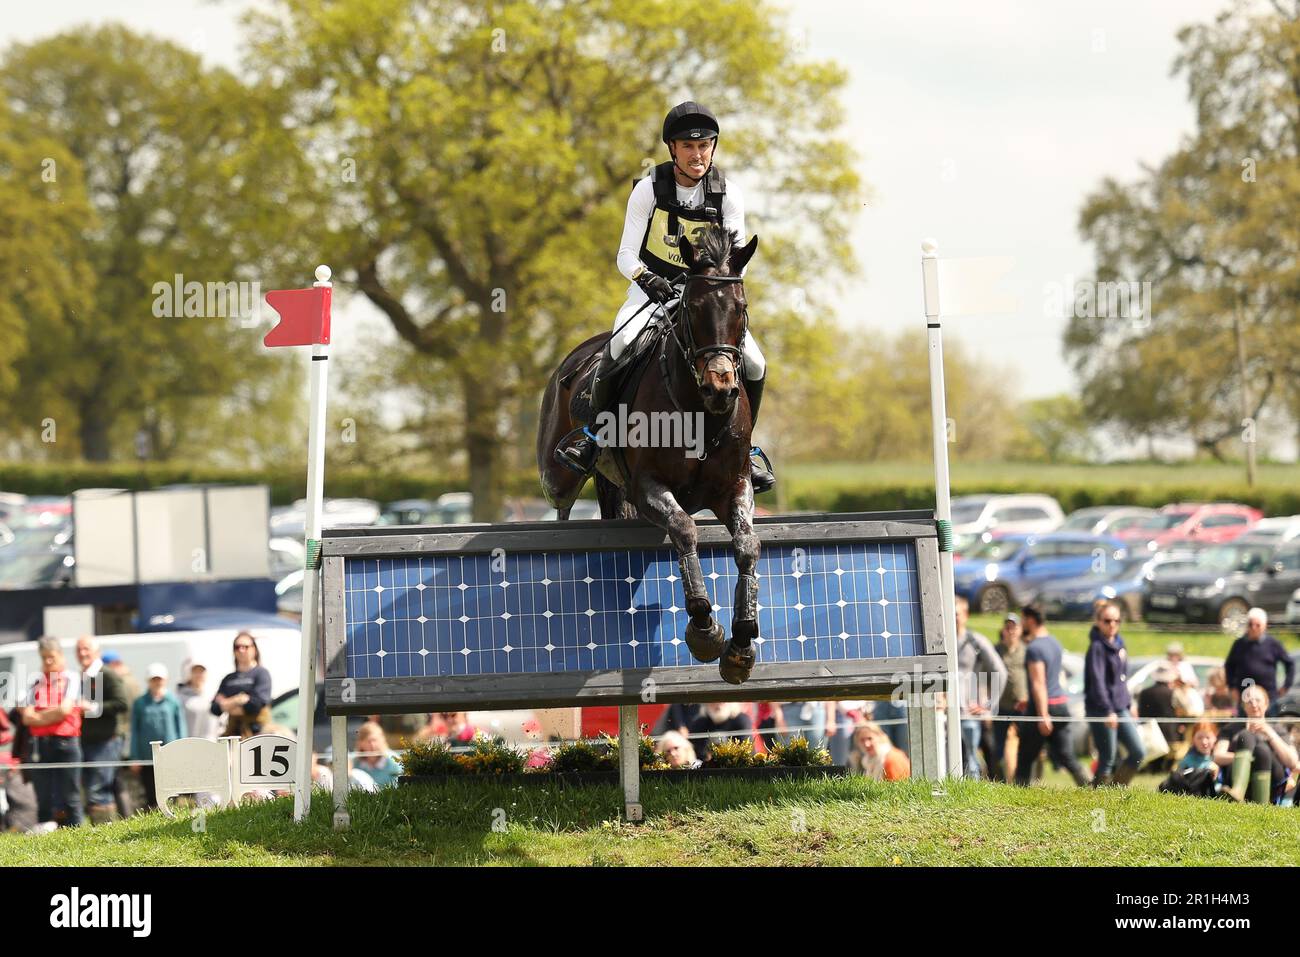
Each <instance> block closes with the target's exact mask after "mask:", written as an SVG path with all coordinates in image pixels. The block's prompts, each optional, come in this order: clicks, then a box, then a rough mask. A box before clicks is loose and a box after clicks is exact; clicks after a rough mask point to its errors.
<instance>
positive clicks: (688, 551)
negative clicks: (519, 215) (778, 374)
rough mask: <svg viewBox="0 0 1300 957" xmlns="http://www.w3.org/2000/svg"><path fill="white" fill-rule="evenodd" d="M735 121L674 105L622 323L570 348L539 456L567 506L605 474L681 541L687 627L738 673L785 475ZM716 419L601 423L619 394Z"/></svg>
mask: <svg viewBox="0 0 1300 957" xmlns="http://www.w3.org/2000/svg"><path fill="white" fill-rule="evenodd" d="M718 134H719V126H718V121H717V118H716V117H714V115H713V114H712V113H711V112H710V111H709V110H708V109H706V108H705V107H703V106H701V105H699V104H698V103H694V102H686V103H682V104H679V105H678V106H675V107H673V109H672V110H670V111H669V113H668V115H667V117H665V119H664V124H663V140H664V143H665V144H666V145H667V147H668V153H669V157H670V159H669V160H668V161H667V162H664V163H661V164H659V165H658V166H656V167H655V168H654V170H653V173H652V175H651V176H649V177H646V178H644V179H641V180H639V181H638V182H637V183H636V185H635V186H634V187H633V189H632V193H631V196H630V197H629V198H628V203H627V218H626V220H625V222H624V226H623V236H622V240H621V242H620V244H619V250H618V258H617V262H618V269H619V271H620V272H621V273H622V274H623V275H624V276H626V277H627V278H628V279H629V280H631V285H629V287H628V292H627V299H626V301H625V302H624V303H623V306H622V308H620V309H619V311H618V315H617V317H616V318H615V320H614V329H613V331H612V332H608V333H601V334H599V335H596V336H593V337H591V338H590V339H588V340H587V341H586V342H583V343H582V344H580V345H579V346H578V347H577V348H575V349H574V350H573V351H572V352H571V353H569V355H568V356H567V357H566V358H565V359H564V361H563V362H562V363H561V364H560V366H559V368H557V369H556V370H555V372H554V374H553V375H552V376H551V379H550V381H549V382H548V384H547V387H546V391H545V393H544V395H543V397H542V407H541V415H540V419H539V426H538V441H537V465H538V472H539V475H540V477H541V482H542V489H543V492H544V494H545V495H546V498H547V500H548V501H549V502H550V503H551V504H552V505H553V506H554V507H555V508H556V511H557V515H558V517H559V518H560V519H568V517H569V512H570V509H571V508H572V506H573V503H574V502H575V501H576V500H577V497H578V495H579V493H580V492H581V491H582V488H583V486H584V485H585V484H586V482H587V480H588V478H589V477H591V476H592V475H593V473H594V474H595V480H596V491H597V497H598V499H599V500H600V506H601V516H602V518H619V517H622V518H633V517H638V516H639V517H641V518H644V519H647V520H649V521H651V522H653V523H654V524H656V525H658V526H660V527H661V528H663V529H665V531H667V533H668V537H669V539H670V540H671V541H672V543H673V546H674V548H675V549H676V551H677V556H678V562H679V565H680V568H681V579H682V586H683V590H684V592H685V602H684V605H685V608H686V611H687V613H688V615H689V622H688V624H687V626H686V634H685V641H686V644H687V646H688V647H689V648H690V650H691V653H692V654H693V655H694V656H695V657H696V658H697V659H698V660H700V661H704V662H709V661H715V660H716V661H718V668H719V673H720V674H721V676H722V678H723V679H724V680H725V681H728V682H730V683H732V684H739V683H741V682H743V681H744V680H746V678H748V677H749V674H750V671H751V670H752V669H753V666H754V661H755V649H754V646H753V643H754V639H755V638H757V637H758V621H757V604H758V580H757V574H756V569H757V562H758V555H759V550H760V544H759V540H758V536H757V534H755V532H754V528H753V510H754V495H755V493H758V492H763V491H766V490H767V489H769V488H771V487H772V486H773V484H774V481H775V479H774V478H773V476H772V473H771V471H770V463H768V467H766V468H764V467H763V466H761V465H759V464H758V462H757V461H755V460H754V459H755V456H760V457H762V459H763V461H764V462H767V461H768V460H767V458H766V456H764V455H763V453H762V451H761V450H760V449H758V448H756V447H753V446H752V445H751V441H750V437H751V433H752V431H753V426H754V422H755V420H756V419H757V416H758V409H759V405H760V403H761V402H762V398H763V383H764V377H765V374H766V362H765V360H764V358H763V353H762V351H761V350H760V349H759V347H758V342H757V341H756V339H755V337H754V334H753V331H752V330H751V329H750V327H749V311H748V304H747V302H746V299H745V292H744V282H743V273H744V269H745V266H746V265H747V264H748V262H749V260H750V258H751V257H752V256H753V254H754V251H755V250H756V249H757V247H758V237H757V236H755V237H753V238H751V239H750V240H749V241H748V242H747V243H743V244H742V240H743V237H744V235H745V233H744V228H745V209H744V199H743V196H742V195H741V192H740V190H739V188H738V187H737V186H736V184H735V183H728V182H727V180H726V177H725V176H724V175H723V173H722V171H721V170H720V169H718V168H717V167H716V166H714V165H713V158H714V150H715V147H716V144H717V140H718ZM615 404H618V405H619V407H620V409H621V410H624V411H626V410H632V411H633V412H637V413H642V414H644V415H646V416H666V417H672V416H674V415H676V416H678V417H686V416H691V417H695V418H696V419H697V420H699V421H702V422H703V433H704V434H703V436H702V441H701V443H700V445H701V447H700V448H696V449H694V450H692V451H690V452H688V450H687V449H686V448H683V447H665V446H664V445H663V444H657V443H650V445H649V446H647V445H646V444H644V443H641V442H635V443H634V442H633V441H632V440H631V437H630V433H629V437H628V439H627V441H626V442H625V443H624V444H623V445H618V446H616V445H614V444H612V443H611V442H610V441H609V433H608V430H605V429H602V430H601V431H600V432H599V433H598V432H596V431H593V429H592V425H593V424H594V423H596V421H597V420H598V419H600V418H601V417H602V415H608V414H609V413H610V411H611V406H613V405H615ZM705 509H708V510H709V511H711V512H712V513H713V514H714V515H715V516H716V517H717V518H718V520H719V521H720V522H721V523H722V524H723V525H724V526H725V527H726V528H727V529H728V531H729V532H730V534H731V538H732V547H733V551H734V554H735V560H736V568H737V577H736V592H735V602H734V605H733V610H732V629H731V638H730V640H728V639H727V638H726V637H725V635H724V631H723V628H722V626H721V624H720V623H718V622H716V621H715V620H714V619H713V606H712V602H711V601H710V599H709V596H708V592H707V589H706V587H705V584H704V575H703V572H702V567H701V565H700V560H699V554H698V551H697V544H698V530H697V528H696V525H695V521H694V519H693V518H692V516H693V515H694V514H695V513H697V512H699V511H702V510H705Z"/></svg>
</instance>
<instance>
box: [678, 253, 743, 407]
mask: <svg viewBox="0 0 1300 957" xmlns="http://www.w3.org/2000/svg"><path fill="white" fill-rule="evenodd" d="M692 279H703V280H707V281H708V282H742V281H743V280H742V279H741V277H740V276H701V275H687V276H686V278H685V281H684V282H683V283H682V297H681V300H680V301H679V302H678V306H677V315H676V316H674V317H673V322H672V331H673V341H674V342H676V343H677V348H678V349H680V350H681V353H682V358H684V359H685V360H686V365H687V367H688V368H689V369H690V370H691V375H693V376H694V377H695V385H696V387H697V388H703V386H704V376H703V375H701V374H700V372H699V370H698V369H696V367H695V362H696V360H697V359H699V358H700V357H701V356H711V355H714V354H716V353H719V352H720V353H723V354H724V355H729V356H731V357H732V359H733V360H734V361H735V363H736V376H737V378H740V376H741V369H742V366H743V363H744V354H743V351H742V350H743V349H744V346H745V336H746V335H747V334H748V332H749V304H748V303H746V302H745V301H744V300H743V299H742V300H741V306H740V308H741V314H742V316H743V321H742V323H741V327H740V339H739V342H738V344H737V345H734V346H733V345H731V344H730V343H726V342H715V343H712V344H710V345H705V346H697V345H696V344H695V331H694V330H693V329H692V328H691V319H690V313H689V311H688V309H687V306H686V288H687V286H689V285H690V282H691V280H692ZM679 327H680V328H679ZM683 335H685V337H686V341H685V342H683V341H682V336H683Z"/></svg>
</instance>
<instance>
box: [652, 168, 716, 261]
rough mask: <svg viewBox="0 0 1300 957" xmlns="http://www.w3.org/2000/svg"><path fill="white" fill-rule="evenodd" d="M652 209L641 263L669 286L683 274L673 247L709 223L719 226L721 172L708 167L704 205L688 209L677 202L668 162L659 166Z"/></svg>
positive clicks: (678, 257) (691, 236) (654, 173)
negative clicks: (668, 283) (662, 278)
mask: <svg viewBox="0 0 1300 957" xmlns="http://www.w3.org/2000/svg"><path fill="white" fill-rule="evenodd" d="M652 176H653V182H654V191H655V209H654V212H653V213H652V214H651V216H650V225H649V226H647V227H646V231H645V237H644V238H643V239H642V240H641V262H642V263H644V264H645V267H646V268H647V269H649V270H650V271H651V272H653V273H657V274H658V275H660V276H663V277H664V278H665V279H667V280H669V281H670V282H671V281H672V280H674V279H677V278H678V277H679V276H682V275H684V274H685V272H686V263H685V262H684V261H683V260H682V257H681V253H679V252H678V250H677V244H678V242H679V241H680V240H681V238H682V236H686V238H687V239H690V240H694V239H695V234H696V233H697V232H699V231H700V230H701V229H703V228H704V227H705V226H707V225H708V224H709V223H718V224H719V225H721V223H722V200H723V197H724V196H726V193H727V181H726V177H724V176H723V175H722V170H720V169H718V168H717V167H716V166H710V167H709V171H708V172H707V173H705V174H704V205H703V206H702V207H699V208H696V209H692V208H690V207H687V206H683V205H681V204H680V203H678V202H677V182H676V180H675V179H674V178H673V164H672V162H671V161H669V162H665V163H660V164H659V165H658V166H656V167H655V168H654V172H653V173H652Z"/></svg>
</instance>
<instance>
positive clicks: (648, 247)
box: [555, 101, 775, 494]
mask: <svg viewBox="0 0 1300 957" xmlns="http://www.w3.org/2000/svg"><path fill="white" fill-rule="evenodd" d="M719 133H720V128H719V126H718V121H717V118H716V117H715V116H714V115H713V113H712V112H710V111H709V110H708V109H707V108H706V107H703V106H701V105H700V104H698V103H694V102H690V101H688V102H686V103H680V104H678V105H677V106H675V107H673V108H672V109H671V110H669V111H668V115H667V116H666V117H664V125H663V140H664V143H665V145H667V147H668V154H669V156H670V159H669V160H668V161H667V162H664V163H660V164H659V165H658V166H656V167H655V168H654V171H653V174H652V175H651V176H648V177H645V178H643V179H640V180H638V181H637V183H636V186H635V187H633V189H632V195H631V196H629V197H628V200H627V216H626V218H625V219H624V220H623V237H622V239H621V240H620V242H619V245H618V259H617V262H618V270H619V272H621V273H622V274H623V275H624V276H625V277H627V278H628V279H630V280H631V284H630V285H629V286H628V287H627V299H626V300H624V302H623V305H622V307H621V308H620V309H619V310H618V315H617V316H615V317H614V331H613V333H612V334H611V335H610V338H609V341H608V342H607V343H606V345H605V348H604V350H603V351H602V352H601V356H600V365H599V366H598V367H597V369H596V376H595V380H594V381H593V383H592V385H591V405H592V414H593V417H594V416H597V415H599V414H600V413H601V412H602V411H606V410H607V409H608V407H609V405H610V404H611V401H612V399H613V397H612V396H611V395H610V388H609V386H610V380H611V379H612V378H613V376H612V375H611V372H612V370H613V369H614V368H615V366H616V363H617V362H618V360H619V358H620V357H621V356H622V355H623V354H624V353H625V352H626V351H627V350H628V348H630V347H631V346H632V344H633V343H634V342H636V341H637V337H638V336H640V335H641V333H642V331H643V330H644V329H645V327H646V325H647V324H648V323H650V321H651V320H652V319H654V318H656V316H657V315H659V316H661V315H662V314H663V313H662V310H663V308H664V307H665V306H666V305H667V304H668V303H671V302H672V301H673V300H675V299H677V298H678V291H677V289H676V288H675V286H674V283H677V282H679V281H680V280H681V279H682V277H683V276H684V275H685V273H686V267H685V264H684V263H683V262H682V257H681V253H680V252H679V249H678V243H679V242H680V238H681V237H682V236H685V238H686V239H687V240H688V241H691V240H694V239H695V237H696V235H697V234H698V232H699V231H700V230H701V229H703V228H704V227H705V226H707V225H708V224H710V223H720V224H721V225H722V227H723V228H724V229H725V230H727V231H728V232H731V233H734V234H735V235H736V236H739V237H741V238H743V237H744V235H745V198H744V195H743V194H742V193H741V190H740V187H739V186H738V185H737V184H736V183H734V182H732V183H728V182H727V180H726V177H725V176H724V175H723V173H722V170H720V169H718V168H717V167H716V166H714V165H713V155H714V151H715V149H716V148H717V143H718V134H719ZM743 368H744V370H745V375H744V380H745V391H746V393H747V394H748V396H749V410H750V412H749V414H750V419H751V423H753V422H756V421H757V420H758V407H759V405H760V404H761V403H762V401H763V383H764V379H765V377H766V375H767V363H766V361H765V360H764V358H763V352H762V350H761V349H759V347H758V341H757V340H756V339H755V338H754V334H753V332H752V331H750V332H749V333H748V335H747V336H746V337H745V343H744V361H743ZM598 452H599V447H598V443H597V439H596V437H595V435H594V434H593V433H592V432H591V431H590V429H586V430H581V431H578V432H575V433H573V434H572V435H571V436H568V437H566V441H565V442H563V443H562V444H561V445H560V446H559V447H558V448H557V449H556V451H555V454H556V457H557V458H558V460H559V461H560V462H561V463H562V464H564V465H567V466H569V467H570V468H572V469H573V470H574V471H575V472H577V473H578V474H580V475H589V474H590V473H591V472H592V470H593V469H594V468H595V464H596V456H597V454H598ZM752 480H753V485H754V493H755V494H761V493H762V492H766V491H767V490H768V489H770V488H772V486H773V484H774V482H775V479H774V478H773V476H772V473H771V471H769V470H768V469H765V468H763V467H762V466H760V465H758V463H753V471H752Z"/></svg>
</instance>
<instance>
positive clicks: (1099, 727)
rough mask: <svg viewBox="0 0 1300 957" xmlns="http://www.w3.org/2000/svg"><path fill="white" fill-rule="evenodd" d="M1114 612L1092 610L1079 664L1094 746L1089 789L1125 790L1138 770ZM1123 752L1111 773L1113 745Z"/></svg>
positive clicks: (1108, 605) (1138, 746)
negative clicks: (1093, 615)
mask: <svg viewBox="0 0 1300 957" xmlns="http://www.w3.org/2000/svg"><path fill="white" fill-rule="evenodd" d="M1119 622H1120V612H1119V606H1118V605H1117V604H1115V603H1114V602H1104V603H1102V604H1100V605H1098V607H1097V615H1096V620H1095V623H1094V624H1093V626H1092V632H1091V635H1090V638H1091V640H1090V642H1089V644H1088V654H1087V656H1086V657H1085V658H1084V671H1083V703H1084V711H1085V713H1086V714H1087V716H1088V717H1089V718H1101V719H1103V720H1100V721H1089V723H1088V727H1089V728H1090V729H1091V730H1092V741H1093V743H1094V744H1095V745H1096V746H1097V774H1096V776H1095V777H1094V778H1093V781H1092V783H1093V784H1094V785H1103V784H1128V783H1129V781H1131V780H1133V775H1135V774H1137V771H1138V768H1140V767H1142V757H1143V753H1144V749H1143V747H1142V736H1141V735H1140V734H1139V733H1138V729H1137V724H1136V723H1135V722H1134V721H1133V698H1132V696H1131V695H1129V691H1128V650H1127V649H1126V648H1125V647H1124V639H1123V638H1122V637H1121V636H1120V633H1119ZM1120 744H1123V745H1124V751H1125V752H1126V754H1125V757H1124V763H1123V764H1121V765H1120V766H1119V768H1118V770H1117V769H1116V767H1115V765H1116V762H1117V761H1118V758H1119V747H1118V746H1119V745H1120Z"/></svg>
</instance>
